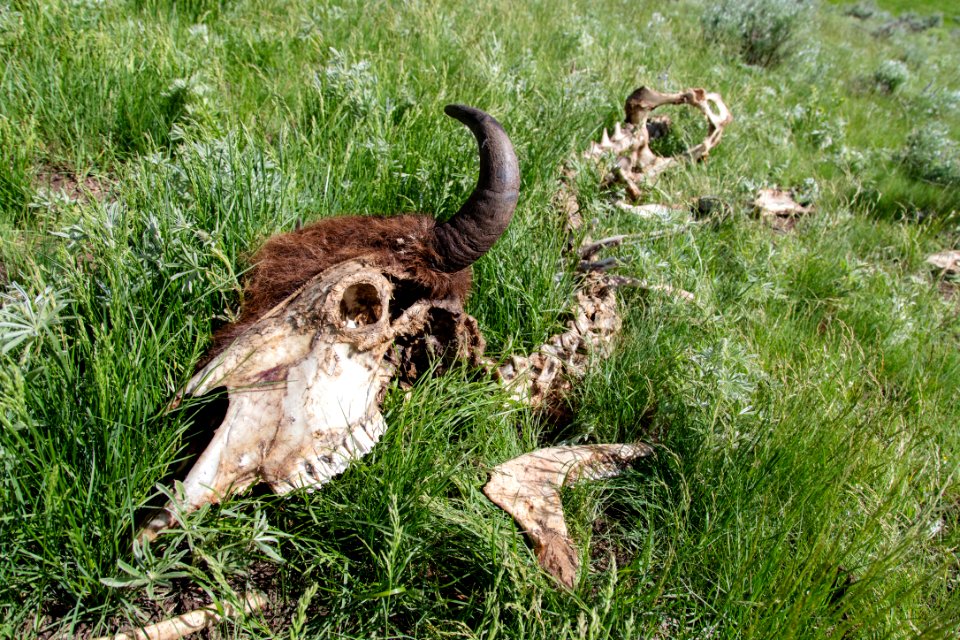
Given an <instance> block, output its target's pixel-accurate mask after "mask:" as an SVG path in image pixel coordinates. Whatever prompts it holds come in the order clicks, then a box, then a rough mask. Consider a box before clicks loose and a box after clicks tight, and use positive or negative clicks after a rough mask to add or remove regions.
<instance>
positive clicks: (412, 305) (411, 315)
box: [141, 105, 520, 539]
mask: <svg viewBox="0 0 960 640" xmlns="http://www.w3.org/2000/svg"><path fill="white" fill-rule="evenodd" d="M446 113H447V114H448V115H450V116H452V117H454V118H456V119H458V120H460V121H461V122H463V123H464V124H466V125H467V126H468V127H469V128H470V130H471V131H472V132H473V134H474V136H475V137H476V139H477V143H478V146H479V151H480V177H479V179H478V181H477V186H476V188H475V189H474V191H473V193H472V194H471V195H470V197H469V198H468V199H467V201H466V202H465V203H464V204H463V206H462V207H461V208H460V210H459V211H458V212H457V213H456V214H455V215H454V216H453V217H452V218H451V219H450V220H449V221H448V222H446V223H444V224H437V223H436V221H435V220H434V219H433V218H432V217H430V216H422V215H401V216H395V217H390V218H371V217H341V218H329V219H325V220H321V221H320V222H318V223H316V224H313V225H310V226H307V227H304V228H302V229H299V230H297V231H294V232H291V233H287V234H283V235H280V236H276V237H274V238H272V239H270V240H268V241H267V243H266V244H265V245H264V246H263V247H262V248H261V250H260V251H259V252H258V253H257V255H255V256H254V260H253V261H254V263H255V264H254V267H253V269H252V270H251V273H250V276H249V277H248V279H247V282H246V286H245V295H244V305H243V308H242V309H241V312H240V317H239V319H238V321H237V322H235V323H234V324H232V325H229V326H227V327H225V328H224V329H223V330H221V331H220V332H218V334H217V335H216V336H215V337H214V346H213V348H212V349H211V352H210V353H209V354H208V357H207V359H206V363H205V366H203V367H202V368H201V369H200V370H199V371H198V372H197V374H196V375H195V376H194V377H193V378H192V379H191V380H190V382H189V383H188V384H187V386H186V388H185V389H184V390H183V391H182V392H181V395H180V396H178V401H179V399H180V398H181V397H182V396H183V395H189V396H201V395H204V394H206V393H208V392H209V391H211V390H213V389H215V388H220V387H226V389H227V392H228V398H229V406H228V409H227V413H226V416H225V417H224V419H223V422H222V423H221V425H220V426H219V428H218V429H217V431H216V433H215V434H214V437H213V439H212V440H211V442H210V444H209V445H208V446H207V448H206V450H205V451H204V452H203V453H202V454H201V455H200V457H199V458H198V459H197V460H196V462H195V463H194V465H193V467H192V469H191V470H190V472H189V473H188V475H187V477H186V479H185V480H184V482H183V485H182V486H183V491H182V495H178V496H177V500H178V502H179V503H180V505H179V507H180V508H181V509H183V510H186V511H192V510H195V509H197V508H199V507H201V506H203V505H204V504H209V503H216V502H219V501H220V500H222V499H224V498H226V497H227V496H229V495H230V494H232V493H235V492H238V491H242V490H243V489H245V488H247V487H249V486H251V485H253V484H255V483H258V482H266V483H267V484H269V485H270V486H271V487H272V488H273V489H274V491H276V492H278V493H286V492H288V491H291V490H293V489H298V488H302V487H316V486H319V485H321V484H323V483H325V482H327V481H328V480H330V479H331V478H333V477H334V476H336V475H337V474H339V473H341V472H342V471H343V470H344V469H346V467H347V466H348V465H349V464H350V462H351V461H353V460H355V459H357V458H359V457H361V456H363V455H365V454H367V453H369V452H370V450H371V449H372V448H373V446H374V444H375V443H376V442H377V440H378V439H379V438H380V436H381V435H383V432H384V430H385V429H386V425H385V423H384V419H383V416H382V415H381V414H380V403H381V401H382V399H383V394H384V391H385V389H386V386H387V385H388V383H389V382H390V380H391V379H392V378H393V377H394V375H398V374H400V375H404V376H407V377H413V376H415V375H416V374H417V373H418V372H419V371H420V370H421V369H422V366H423V361H424V360H425V359H427V358H428V356H430V355H431V354H436V353H437V352H438V351H439V352H441V355H442V354H443V353H445V354H447V355H454V356H460V357H468V358H473V359H477V358H479V355H480V354H481V353H482V351H483V339H482V337H481V336H480V333H479V331H478V330H477V325H476V321H475V320H474V319H473V318H471V317H470V316H469V315H467V314H466V313H465V312H464V311H463V304H464V301H465V299H466V296H467V293H468V291H469V287H470V265H471V264H472V263H473V262H474V261H476V260H477V259H478V258H479V257H480V256H482V255H483V254H484V253H486V252H487V251H488V250H489V249H490V247H492V246H493V244H494V243H495V242H496V241H497V239H498V238H499V237H500V235H501V234H502V233H503V232H504V230H505V229H506V228H507V225H508V224H509V222H510V218H511V217H512V215H513V211H514V209H515V208H516V202H517V191H518V188H519V182H520V179H519V171H518V167H517V159H516V156H515V154H514V151H513V147H512V145H511V143H510V140H509V138H508V137H507V134H506V133H505V132H504V130H503V128H502V127H501V126H500V124H499V123H498V122H497V121H496V120H495V119H493V118H492V117H490V116H489V115H487V114H486V113H484V112H482V111H480V110H478V109H474V108H472V107H466V106H462V105H450V106H448V107H447V108H446ZM175 512H176V509H175V505H173V504H168V505H167V506H166V507H165V508H164V509H163V510H162V511H161V512H160V513H158V514H157V515H156V516H155V517H153V518H152V519H151V520H150V521H149V522H148V523H147V524H146V526H145V527H144V529H143V530H142V532H141V538H144V539H152V538H153V537H155V536H156V534H157V533H158V532H159V531H161V530H162V529H164V528H166V527H169V526H171V525H172V524H173V523H174V520H175V516H174V514H175Z"/></svg>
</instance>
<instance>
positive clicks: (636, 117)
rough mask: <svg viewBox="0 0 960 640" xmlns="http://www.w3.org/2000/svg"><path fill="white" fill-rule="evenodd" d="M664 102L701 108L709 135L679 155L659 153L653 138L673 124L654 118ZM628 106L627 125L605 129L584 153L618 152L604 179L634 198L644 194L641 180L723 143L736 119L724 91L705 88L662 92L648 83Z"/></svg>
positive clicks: (596, 156) (702, 155) (700, 156)
mask: <svg viewBox="0 0 960 640" xmlns="http://www.w3.org/2000/svg"><path fill="white" fill-rule="evenodd" d="M663 105H689V106H691V107H694V108H696V109H698V110H699V111H700V112H701V113H702V114H703V115H704V117H705V118H706V119H707V123H708V128H707V136H706V137H705V138H704V139H703V141H702V142H700V143H699V144H697V145H694V146H692V147H690V148H689V149H687V150H685V151H684V152H683V153H681V154H679V155H678V156H672V157H664V156H660V155H658V154H656V153H655V152H654V151H653V150H652V149H651V148H650V140H651V139H653V138H656V137H659V136H660V135H663V134H664V132H665V131H666V130H667V129H668V128H669V120H664V119H661V118H657V119H656V120H654V118H652V117H651V115H650V114H651V112H652V111H653V110H654V109H656V108H657V107H662V106H663ZM624 110H625V112H626V120H625V122H624V123H623V125H621V124H620V123H617V124H616V125H615V126H614V129H613V133H612V134H610V133H608V132H607V130H606V129H604V131H603V134H602V135H601V137H600V142H599V143H594V144H591V145H590V148H589V149H588V150H587V152H586V153H585V154H584V155H585V157H586V158H588V159H593V160H597V161H601V160H603V159H604V158H606V157H609V156H611V155H612V156H614V158H615V165H614V167H613V169H612V170H611V172H610V174H608V175H607V176H606V177H605V178H604V183H605V184H612V183H614V182H620V183H622V184H624V186H625V187H626V190H627V193H628V195H629V196H630V198H631V199H633V200H637V199H638V198H639V197H640V196H641V195H642V191H641V189H640V187H639V186H638V183H641V182H643V181H650V180H653V179H655V178H656V177H657V176H658V175H659V174H660V173H662V172H663V171H664V170H666V169H668V168H670V167H671V166H673V165H675V164H676V163H677V162H679V161H681V160H692V161H697V160H703V159H705V158H706V157H707V156H708V155H709V154H710V150H711V149H713V148H714V147H716V146H717V145H718V144H720V139H721V138H722V137H723V130H724V129H725V128H726V126H727V125H728V124H730V123H731V122H733V116H732V115H731V114H730V111H729V110H728V109H727V106H726V105H725V104H724V102H723V98H721V97H720V94H718V93H708V92H707V91H705V90H703V89H687V90H686V91H682V92H680V93H660V92H659V91H655V90H654V89H650V88H648V87H640V88H639V89H637V90H636V91H634V92H633V93H632V94H630V96H629V97H628V98H627V101H626V105H625V107H624ZM655 134H656V135H655Z"/></svg>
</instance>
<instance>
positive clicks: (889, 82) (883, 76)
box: [873, 60, 910, 93]
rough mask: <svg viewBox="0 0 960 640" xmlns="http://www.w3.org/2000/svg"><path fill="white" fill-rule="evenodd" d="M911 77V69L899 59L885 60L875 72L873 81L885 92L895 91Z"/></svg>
mask: <svg viewBox="0 0 960 640" xmlns="http://www.w3.org/2000/svg"><path fill="white" fill-rule="evenodd" d="M909 79H910V70H909V69H907V65H905V64H904V63H902V62H901V61H899V60H884V61H883V62H881V63H880V66H879V67H877V69H876V71H874V72H873V81H874V82H875V83H876V85H877V89H878V90H880V91H882V92H883V93H893V92H894V91H896V90H897V89H899V88H900V86H901V85H902V84H903V83H905V82H906V81H907V80H909Z"/></svg>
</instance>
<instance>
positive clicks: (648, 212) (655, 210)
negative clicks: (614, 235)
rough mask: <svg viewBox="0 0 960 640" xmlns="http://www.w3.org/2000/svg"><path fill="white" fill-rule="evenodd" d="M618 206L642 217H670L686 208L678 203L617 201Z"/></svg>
mask: <svg viewBox="0 0 960 640" xmlns="http://www.w3.org/2000/svg"><path fill="white" fill-rule="evenodd" d="M617 208H618V209H621V210H623V211H626V212H627V213H632V214H634V215H636V216H637V217H638V218H641V219H658V218H670V217H672V216H675V215H677V213H680V212H683V211H684V210H685V209H684V207H682V206H678V205H671V204H630V203H629V202H617Z"/></svg>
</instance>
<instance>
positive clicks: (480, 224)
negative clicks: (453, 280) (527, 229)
mask: <svg viewBox="0 0 960 640" xmlns="http://www.w3.org/2000/svg"><path fill="white" fill-rule="evenodd" d="M444 112H445V113H446V114H447V115H448V116H450V117H452V118H456V119H457V120H459V121H460V122H462V123H463V124H465V125H467V127H469V128H470V131H472V132H473V135H474V136H475V137H476V139H477V146H478V147H479V150H480V177H479V178H478V179H477V186H476V188H475V189H474V190H473V193H471V194H470V197H469V198H468V199H467V201H466V202H464V203H463V206H461V207H460V210H459V211H457V213H456V214H455V215H454V216H453V217H452V218H450V220H448V221H447V222H445V223H443V224H439V225H437V226H436V228H435V230H434V243H433V248H434V251H436V253H437V255H438V256H439V258H440V264H438V265H437V268H439V269H440V270H441V271H444V272H446V273H453V272H456V271H460V270H461V269H465V268H467V267H469V266H470V265H471V264H473V263H474V262H476V261H477V259H478V258H479V257H480V256H482V255H483V254H485V253H486V252H487V251H489V250H490V247H492V246H493V243H495V242H496V241H497V239H498V238H499V237H500V236H501V235H502V234H503V232H504V231H505V230H506V228H507V225H508V224H510V218H512V217H513V211H514V209H516V208H517V191H518V190H519V188H520V169H519V167H518V166H517V156H516V154H515V153H514V152H513V145H512V144H511V143H510V138H508V137H507V133H506V132H505V131H504V130H503V127H501V126H500V123H499V122H497V121H496V120H495V119H494V118H493V117H492V116H490V115H488V114H486V113H484V112H483V111H481V110H480V109H475V108H473V107H468V106H466V105H462V104H449V105H447V106H446V107H445V108H444Z"/></svg>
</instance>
